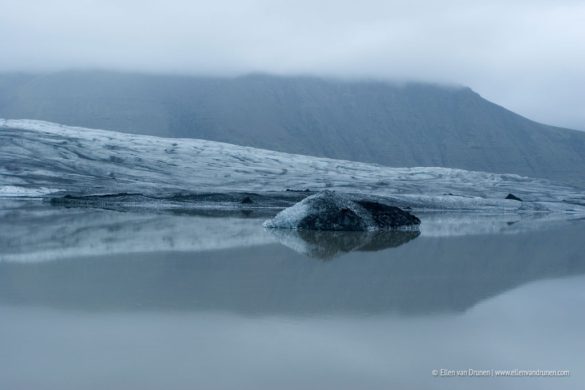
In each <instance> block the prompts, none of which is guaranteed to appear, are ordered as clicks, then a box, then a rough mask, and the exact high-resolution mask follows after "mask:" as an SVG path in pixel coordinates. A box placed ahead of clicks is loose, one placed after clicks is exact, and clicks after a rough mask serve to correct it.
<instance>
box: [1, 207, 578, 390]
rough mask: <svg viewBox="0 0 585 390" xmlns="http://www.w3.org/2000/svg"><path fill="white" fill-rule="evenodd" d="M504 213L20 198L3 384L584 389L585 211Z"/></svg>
mask: <svg viewBox="0 0 585 390" xmlns="http://www.w3.org/2000/svg"><path fill="white" fill-rule="evenodd" d="M9 209H10V207H9ZM508 219H509V218H508ZM508 219H504V220H502V219H495V220H494V219H490V218H486V219H480V220H475V221H471V222H470V221H469V220H468V221H466V222H461V223H455V224H453V220H452V219H449V218H445V217H440V218H436V217H435V218H428V219H425V218H423V228H422V233H421V234H420V235H419V234H418V233H412V232H407V233H404V232H403V233H397V234H390V235H382V236H379V235H378V236H368V235H365V236H364V235H356V234H353V235H351V234H349V235H327V234H322V235H315V234H312V235H311V234H305V235H299V234H294V233H290V234H287V233H282V232H281V233H277V234H273V233H270V232H267V231H265V230H263V229H262V228H261V226H260V225H261V221H262V219H257V218H253V216H247V218H241V216H239V217H234V216H228V217H226V216H224V217H219V218H218V217H214V218H211V217H209V216H192V215H168V214H158V215H146V216H145V215H144V214H131V213H117V212H112V211H104V210H72V209H69V210H59V211H58V212H56V211H54V210H50V209H47V210H46V209H44V208H42V207H39V208H36V209H34V208H33V209H32V210H31V209H30V208H27V210H26V212H25V211H23V209H19V208H12V209H10V210H9V211H5V212H4V214H2V219H1V222H0V225H2V226H1V228H2V233H0V389H14V390H17V389H26V390H29V389H59V390H65V389H100V390H102V389H140V390H145V389H295V390H297V389H391V388H400V389H492V388H500V389H550V388H555V389H578V388H584V387H585V353H584V352H583V351H585V311H584V310H583V308H584V307H585V257H584V256H583V252H584V249H585V243H584V241H583V238H584V237H585V221H572V222H555V223H551V224H549V225H547V226H545V227H542V226H541V227H538V228H531V226H533V225H534V224H533V223H532V221H528V222H526V221H516V220H508ZM425 220H427V221H428V223H427V225H426V226H427V228H426V230H425V224H424V221H425ZM433 224H434V225H433ZM449 224H451V225H449ZM447 225H449V226H450V227H449V228H448V229H447V228H446V229H443V230H441V229H439V228H437V226H447ZM453 226H467V228H465V229H461V228H460V229H454V228H453ZM518 226H520V227H518ZM522 226H523V227H522ZM441 369H452V370H465V369H474V370H492V369H494V370H499V369H502V370H513V369H525V370H569V371H570V376H568V377H556V378H552V377H544V378H543V377H539V378H537V377H512V378H502V377H497V378H496V377H440V376H433V375H432V371H433V370H441Z"/></svg>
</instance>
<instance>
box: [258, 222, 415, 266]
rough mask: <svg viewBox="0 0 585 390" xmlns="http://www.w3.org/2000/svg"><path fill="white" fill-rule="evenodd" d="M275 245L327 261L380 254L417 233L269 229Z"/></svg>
mask: <svg viewBox="0 0 585 390" xmlns="http://www.w3.org/2000/svg"><path fill="white" fill-rule="evenodd" d="M269 232H270V233H271V234H272V235H273V236H274V237H276V238H277V239H278V241H279V242H280V243H281V244H283V245H285V246H287V247H289V248H291V249H293V250H295V251H296V252H298V253H300V254H303V255H305V256H308V257H312V258H317V259H322V260H330V259H333V258H334V257H337V256H339V255H342V254H345V253H348V252H352V251H380V250H384V249H388V248H395V247H398V246H400V245H403V244H406V243H407V242H409V241H410V240H413V239H415V238H416V237H418V236H419V234H420V232H419V231H418V230H407V231H399V230H397V231H385V232H327V231H313V230H286V229H270V230H269Z"/></svg>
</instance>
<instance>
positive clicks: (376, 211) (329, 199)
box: [264, 191, 420, 231]
mask: <svg viewBox="0 0 585 390" xmlns="http://www.w3.org/2000/svg"><path fill="white" fill-rule="evenodd" d="M419 224H420V220H419V219H418V218H417V217H415V216H414V215H412V214H410V213H409V212H406V211H404V210H402V209H400V208H398V207H393V206H388V205H385V204H382V203H378V202H373V201H367V200H352V199H350V198H349V197H347V196H345V195H342V194H339V193H336V192H334V191H323V192H319V193H318V194H315V195H312V196H309V197H307V198H305V199H303V200H302V201H300V202H299V203H297V204H295V205H293V206H291V207H289V208H286V209H284V210H282V211H281V212H280V213H278V214H277V215H276V216H275V217H274V218H272V219H270V220H268V221H266V222H264V226H265V227H267V228H276V229H296V230H331V231H372V230H392V229H397V228H401V227H410V226H416V225H419Z"/></svg>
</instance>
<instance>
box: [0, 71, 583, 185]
mask: <svg viewBox="0 0 585 390" xmlns="http://www.w3.org/2000/svg"><path fill="white" fill-rule="evenodd" d="M0 117H3V118H29V119H41V120H48V121H55V122H60V123H64V124H68V125H75V126H87V127H94V128H103V129H109V130H117V131H123V132H128V133H140V134H147V135H158V136H165V137H187V138H200V139H207V140H213V141H221V142H228V143H232V144H237V145H244V146H252V147H257V148H264V149H270V150H275V151H282V152H288V153H298V154H304V155H311V156H321V157H330V158H336V159H344V160H353V161H361V162H371V163H378V164H383V165H387V166H393V167H412V166H439V167H450V168H461V169H467V170H475V171H487V172H496V173H517V174H520V175H524V176H531V177H543V178H548V179H553V180H556V181H559V182H565V183H572V184H582V182H583V178H585V133H583V132H579V131H574V130H568V129H561V128H556V127H552V126H546V125H543V124H539V123H536V122H533V121H530V120H528V119H526V118H524V117H521V116H519V115H517V114H514V113H513V112H510V111H508V110H506V109H504V108H502V107H500V106H498V105H496V104H493V103H491V102H489V101H487V100H485V99H483V98H482V97H481V96H479V95H478V94H477V93H475V92H473V91H472V90H470V89H469V88H462V87H445V86H438V85H430V84H415V83H408V84H392V83H388V82H380V81H340V80H333V79H320V78H313V77H276V76H268V75H251V76H244V77H235V78H212V77H184V76H163V75H143V74H128V73H114V72H97V71H95V72H76V71H69V72H61V73H53V74H45V75H25V74H5V75H2V76H0Z"/></svg>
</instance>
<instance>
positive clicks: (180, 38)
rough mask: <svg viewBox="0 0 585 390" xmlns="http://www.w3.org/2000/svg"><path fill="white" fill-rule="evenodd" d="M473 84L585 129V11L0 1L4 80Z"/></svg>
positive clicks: (219, 0) (456, 4)
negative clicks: (102, 71) (199, 78)
mask: <svg viewBox="0 0 585 390" xmlns="http://www.w3.org/2000/svg"><path fill="white" fill-rule="evenodd" d="M70 68H108V69H119V70H138V71H148V72H162V73H169V72H173V73H176V72H179V73H193V74H214V75H218V74H220V75H223V74H225V75H234V74H242V73H248V72H269V73H278V74H301V73H302V74H307V73H308V74H315V75H328V76H340V77H368V78H382V79H398V80H418V81H434V82H442V83H456V84H464V85H468V86H470V87H472V88H473V89H474V90H476V91H477V92H479V93H480V94H482V95H483V96H484V97H486V98H488V99H490V100H492V101H494V102H496V103H498V104H501V105H503V106H506V107H508V108H510V109H512V110H514V111H516V112H519V113H521V114H524V115H526V116H528V117H530V118H532V119H536V120H539V121H542V122H545V123H550V124H556V125H561V126H568V127H574V128H580V129H584V130H585V1H583V0H556V1H552V0H551V1H545V0H516V1H514V0H491V1H471V0H442V1H430V0H426V1H425V0H408V1H395V0H379V1H378V0H360V1H356V0H351V1H346V0H334V1H318V0H289V1H279V0H265V1H264V0H233V1H230V0H208V1H205V2H203V1H191V0H164V1H163V0H154V1H149V0H0V71H15V70H17V71H48V70H49V71H53V70H61V69H70Z"/></svg>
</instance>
